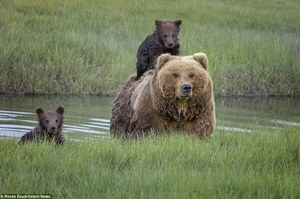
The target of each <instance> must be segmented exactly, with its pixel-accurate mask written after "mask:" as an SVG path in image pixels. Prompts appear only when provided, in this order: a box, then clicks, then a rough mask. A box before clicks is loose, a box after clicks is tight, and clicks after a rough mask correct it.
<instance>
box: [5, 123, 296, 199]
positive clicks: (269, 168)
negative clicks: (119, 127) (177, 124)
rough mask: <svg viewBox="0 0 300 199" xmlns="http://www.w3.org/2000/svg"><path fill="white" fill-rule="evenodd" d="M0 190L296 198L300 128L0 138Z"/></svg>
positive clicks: (82, 194)
mask: <svg viewBox="0 0 300 199" xmlns="http://www.w3.org/2000/svg"><path fill="white" fill-rule="evenodd" d="M0 142H1V144H0V160H1V164H0V193H12V194H13V193H14V194H17V193H49V194H52V196H53V197H55V198H299V197H300V190H299V186H300V181H299V177H300V170H299V168H300V167H299V166H300V162H299V153H300V148H299V146H300V137H299V128H298V129H297V128H289V129H283V130H277V131H275V130H271V131H270V132H256V133H248V134H245V133H234V132H222V131H218V132H216V133H215V135H214V137H213V138H211V139H208V140H199V139H198V138H195V137H192V136H188V137H185V136H180V135H172V136H167V137H150V138H147V139H143V140H141V141H137V142H131V141H121V140H97V141H93V142H82V143H78V142H70V141H68V142H67V143H66V145H65V146H64V147H62V148H55V147H54V146H52V145H49V144H39V145H38V144H27V145H24V146H18V145H17V144H16V140H0Z"/></svg>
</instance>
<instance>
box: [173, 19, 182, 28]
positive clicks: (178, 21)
mask: <svg viewBox="0 0 300 199" xmlns="http://www.w3.org/2000/svg"><path fill="white" fill-rule="evenodd" d="M174 23H175V25H176V26H177V27H178V28H179V26H180V25H181V23H182V21H181V20H176V21H174Z"/></svg>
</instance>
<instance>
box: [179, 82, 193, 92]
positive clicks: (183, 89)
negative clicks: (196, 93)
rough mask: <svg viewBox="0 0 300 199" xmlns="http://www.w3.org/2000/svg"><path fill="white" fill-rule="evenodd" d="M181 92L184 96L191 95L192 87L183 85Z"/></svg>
mask: <svg viewBox="0 0 300 199" xmlns="http://www.w3.org/2000/svg"><path fill="white" fill-rule="evenodd" d="M181 90H182V92H183V93H184V94H190V93H191V91H192V86H191V85H190V84H183V85H182V86H181Z"/></svg>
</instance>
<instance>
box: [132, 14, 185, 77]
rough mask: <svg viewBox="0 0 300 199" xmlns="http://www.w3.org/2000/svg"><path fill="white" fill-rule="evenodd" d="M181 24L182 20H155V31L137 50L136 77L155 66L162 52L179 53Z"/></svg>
mask: <svg viewBox="0 0 300 199" xmlns="http://www.w3.org/2000/svg"><path fill="white" fill-rule="evenodd" d="M180 25H181V20H176V21H161V20H155V26H156V29H155V31H154V32H153V33H152V34H150V35H148V36H147V37H146V39H145V40H144V41H143V42H142V44H141V45H140V46H139V48H138V51H137V56H136V57H137V62H136V70H137V76H136V79H139V78H140V77H141V76H142V75H143V73H144V72H146V71H147V70H149V69H153V68H155V65H156V59H157V57H158V56H160V55H161V54H164V53H169V54H171V55H179V51H180V45H179V41H178V40H179V39H178V34H179V27H180Z"/></svg>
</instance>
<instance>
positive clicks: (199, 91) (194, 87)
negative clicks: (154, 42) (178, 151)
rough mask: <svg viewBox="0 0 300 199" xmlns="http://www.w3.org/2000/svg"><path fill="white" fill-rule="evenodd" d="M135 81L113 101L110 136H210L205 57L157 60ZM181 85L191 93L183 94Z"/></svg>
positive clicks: (209, 94)
mask: <svg viewBox="0 0 300 199" xmlns="http://www.w3.org/2000/svg"><path fill="white" fill-rule="evenodd" d="M157 62H158V63H157V65H156V68H155V69H154V70H150V71H148V72H147V73H145V74H144V75H143V76H142V77H141V78H140V79H139V80H138V81H135V77H134V76H132V77H130V78H129V80H128V81H127V83H126V85H125V86H124V87H123V88H122V89H121V91H120V93H119V94H118V95H117V97H116V98H115V100H114V102H113V109H112V120H111V129H110V130H111V133H112V134H113V135H115V136H117V137H130V138H136V137H139V136H142V135H147V134H148V133H149V131H150V130H152V131H154V132H155V133H161V132H168V131H169V130H179V131H184V132H187V133H195V134H197V135H199V136H205V137H206V136H207V137H209V136H211V134H212V133H213V130H214V127H215V105H214V97H213V84H212V80H211V79H210V76H209V74H208V71H207V67H208V60H207V57H206V55H205V54H203V53H197V54H194V55H193V56H186V57H179V56H171V55H169V54H164V55H161V56H160V57H159V58H158V61H157ZM183 85H189V86H190V87H191V91H190V92H188V93H185V92H184V91H183V89H182V88H183Z"/></svg>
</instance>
